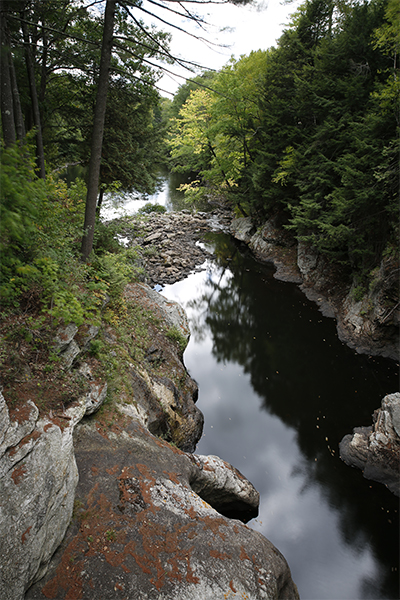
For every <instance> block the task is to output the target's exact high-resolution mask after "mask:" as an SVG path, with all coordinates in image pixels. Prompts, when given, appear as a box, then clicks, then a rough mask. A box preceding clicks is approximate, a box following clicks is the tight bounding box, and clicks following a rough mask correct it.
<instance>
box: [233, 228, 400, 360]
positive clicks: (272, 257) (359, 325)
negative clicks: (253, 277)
mask: <svg viewBox="0 0 400 600" xmlns="http://www.w3.org/2000/svg"><path fill="white" fill-rule="evenodd" d="M230 231H231V233H232V235H233V236H234V237H235V238H236V239H238V240H240V241H242V242H245V243H246V244H247V245H248V246H249V248H250V249H251V250H252V251H253V253H254V254H255V256H256V257H257V258H258V259H259V260H262V261H268V262H272V263H274V265H275V266H276V269H277V271H276V274H275V277H276V278H277V279H282V280H284V281H293V282H294V283H297V284H299V285H300V287H301V289H302V290H303V292H304V293H305V294H306V296H307V297H308V298H309V299H310V300H313V301H314V302H316V303H317V304H318V306H319V307H320V309H321V312H322V313H323V314H324V315H325V316H329V317H334V318H335V319H336V323H337V329H338V334H339V338H340V339H341V340H342V341H343V342H345V343H346V344H348V345H349V346H350V347H352V348H354V349H355V350H356V351H357V352H360V353H365V354H372V355H376V356H383V357H386V358H391V359H393V360H399V349H400V341H399V326H400V303H399V265H398V262H397V261H396V260H395V259H392V258H389V257H386V258H384V259H382V262H381V264H380V266H379V268H378V269H376V270H375V273H374V278H373V280H372V282H371V285H370V287H369V290H368V291H367V294H365V293H364V294H363V293H361V294H359V292H360V290H359V289H358V286H357V283H356V282H355V281H353V282H350V283H346V282H344V281H343V278H342V277H341V273H340V272H338V270H337V268H335V267H333V266H332V264H330V263H329V262H328V261H327V260H326V259H325V258H324V257H323V256H321V255H320V254H318V252H317V251H316V250H315V249H313V248H312V247H310V246H309V245H306V244H304V243H302V242H298V243H297V242H295V241H294V240H293V238H292V237H291V236H289V235H288V234H287V233H286V232H285V231H282V229H280V228H279V227H278V226H277V224H276V221H275V219H270V220H269V221H267V222H266V223H264V225H263V226H262V227H260V228H258V229H256V227H255V226H254V225H253V223H252V221H251V219H250V218H249V217H247V218H239V219H235V220H233V221H232V223H231V226H230Z"/></svg>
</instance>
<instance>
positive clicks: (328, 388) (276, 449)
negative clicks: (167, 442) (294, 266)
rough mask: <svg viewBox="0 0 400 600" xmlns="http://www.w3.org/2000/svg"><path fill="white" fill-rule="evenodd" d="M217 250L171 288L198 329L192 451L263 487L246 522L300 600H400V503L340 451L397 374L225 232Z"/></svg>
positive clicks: (193, 347) (394, 386)
mask: <svg viewBox="0 0 400 600" xmlns="http://www.w3.org/2000/svg"><path fill="white" fill-rule="evenodd" d="M209 244H210V247H212V248H213V249H214V252H215V259H213V260H212V261H210V262H209V264H208V268H207V270H206V271H204V272H201V273H196V274H193V275H191V276H190V277H189V278H187V279H186V280H184V281H182V282H180V283H177V284H175V285H173V286H167V287H166V288H165V289H164V290H163V294H164V295H166V296H168V297H170V298H175V299H177V300H178V301H179V302H180V303H181V304H182V305H183V306H184V307H185V308H186V310H187V312H188V315H189V318H190V321H191V329H192V338H191V341H190V343H189V346H188V348H187V350H186V352H185V363H186V366H187V368H188V370H189V372H190V373H191V375H192V376H193V377H194V378H195V379H196V380H197V382H198V384H199V387H200V397H199V402H198V405H199V408H200V409H201V410H202V411H203V412H204V415H205V429H204V435H203V438H202V439H201V441H200V443H199V445H198V448H197V452H198V453H202V454H217V455H219V456H221V457H222V458H223V459H225V460H227V461H229V462H231V463H232V464H234V465H235V466H236V467H237V468H238V469H239V470H240V471H242V472H243V473H244V474H245V475H246V476H247V477H248V478H249V479H250V480H251V481H252V482H253V483H254V485H255V486H256V488H257V489H258V490H259V491H260V494H261V506H260V515H259V517H258V518H257V519H256V520H254V521H252V522H251V523H250V526H251V527H253V528H254V529H256V530H258V531H260V532H262V533H263V534H264V535H265V536H266V537H268V538H269V539H270V540H271V541H272V542H273V543H274V544H275V545H276V546H277V547H278V548H279V549H280V550H281V551H282V552H283V554H284V555H285V557H286V558H287V560H288V562H289V565H290V567H291V570H292V575H293V579H294V581H295V582H296V584H297V585H298V587H299V592H300V595H301V597H302V599H303V600H306V599H309V600H311V599H315V600H322V599H325V598H326V599H331V600H339V599H346V600H357V599H359V600H364V599H367V598H375V599H394V598H398V597H399V585H398V571H397V568H398V563H399V545H398V544H399V535H398V532H399V518H398V508H399V506H398V499H396V498H395V497H394V496H393V495H392V494H391V493H390V492H388V491H387V490H386V488H385V487H384V486H382V485H379V484H375V483H373V482H370V481H367V480H365V479H364V478H363V477H362V474H361V472H359V471H357V470H355V469H351V468H349V467H347V466H346V465H344V463H342V461H341V460H340V459H339V457H338V443H339V441H340V440H341V438H342V437H343V435H345V434H346V433H349V432H351V431H352V429H353V427H354V426H357V425H369V424H370V423H371V414H372V413H373V411H374V410H375V408H377V407H378V406H379V405H380V402H381V399H382V397H383V396H384V395H385V394H387V393H391V392H394V391H397V390H398V369H397V366H396V365H395V364H394V363H393V362H391V361H387V360H379V359H373V358H369V357H367V356H362V355H357V354H356V353H355V352H354V351H352V350H350V349H349V348H348V347H347V346H345V345H343V344H342V343H341V342H340V341H339V339H338V337H337V334H336V328H335V323H334V321H333V320H332V319H327V318H325V317H323V316H322V315H321V313H320V312H319V311H318V309H317V308H316V306H315V305H314V304H313V303H311V302H309V301H308V300H307V299H306V298H305V296H304V295H303V294H302V292H301V291H300V290H299V289H298V288H297V287H296V286H295V285H293V284H289V283H283V282H279V281H277V280H275V279H274V278H273V268H272V267H269V266H265V265H260V264H258V263H256V262H255V261H254V260H253V258H252V257H251V256H250V255H249V254H248V252H247V251H246V250H245V249H244V248H243V247H240V246H238V245H236V244H235V243H233V242H232V240H231V238H230V236H227V235H224V234H215V235H213V236H212V238H210V240H209Z"/></svg>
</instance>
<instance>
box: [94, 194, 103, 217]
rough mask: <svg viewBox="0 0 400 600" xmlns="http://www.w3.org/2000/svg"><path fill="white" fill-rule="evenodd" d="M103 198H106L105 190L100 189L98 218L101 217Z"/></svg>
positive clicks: (97, 209) (97, 207)
mask: <svg viewBox="0 0 400 600" xmlns="http://www.w3.org/2000/svg"><path fill="white" fill-rule="evenodd" d="M103 197H104V188H103V187H102V188H100V192H99V199H98V200H97V206H96V216H97V217H99V216H100V210H101V205H102V204H103Z"/></svg>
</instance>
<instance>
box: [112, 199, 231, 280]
mask: <svg viewBox="0 0 400 600" xmlns="http://www.w3.org/2000/svg"><path fill="white" fill-rule="evenodd" d="M230 220H231V215H230V212H229V211H222V210H215V211H213V212H210V213H208V212H207V213H204V212H202V213H200V212H199V213H195V214H192V213H190V212H189V211H181V212H179V213H164V214H158V213H151V214H150V215H149V216H148V217H146V218H142V219H138V218H137V217H126V218H125V219H121V220H120V223H123V224H125V228H124V229H123V231H124V235H125V236H126V240H125V241H126V243H127V245H129V246H132V247H135V246H139V247H140V248H141V249H142V250H143V266H144V268H145V270H146V280H145V282H146V283H147V284H148V285H150V286H155V285H157V284H158V285H166V284H171V283H175V282H176V281H179V280H180V279H183V278H184V277H185V276H187V275H189V274H190V273H191V272H192V271H193V270H194V269H195V268H196V267H199V266H200V265H202V264H203V263H204V261H205V260H206V259H207V258H208V257H209V256H210V254H209V252H207V251H206V250H205V248H204V247H203V246H202V245H201V242H202V240H203V237H204V234H205V233H207V232H209V231H213V230H214V231H215V230H224V229H225V230H227V229H228V227H229V223H230Z"/></svg>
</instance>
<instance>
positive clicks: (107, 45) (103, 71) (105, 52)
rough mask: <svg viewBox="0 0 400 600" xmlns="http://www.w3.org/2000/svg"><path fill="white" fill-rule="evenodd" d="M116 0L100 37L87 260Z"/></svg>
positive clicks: (84, 254)
mask: <svg viewBox="0 0 400 600" xmlns="http://www.w3.org/2000/svg"><path fill="white" fill-rule="evenodd" d="M115 6H116V0H107V4H106V10H105V15H104V30H103V41H102V46H101V58H100V73H99V81H98V84H97V95H96V106H95V109H94V118H93V131H92V143H91V152H90V161H89V175H88V190H87V196H86V209H85V224H84V233H83V237H82V246H81V254H82V260H83V261H86V260H87V259H88V257H89V254H90V253H91V251H92V248H93V234H94V226H95V221H96V204H97V192H98V188H99V179H100V163H101V150H102V146H103V133H104V120H105V114H106V103H107V90H108V80H109V71H110V64H111V50H112V43H113V33H114V18H115Z"/></svg>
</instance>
